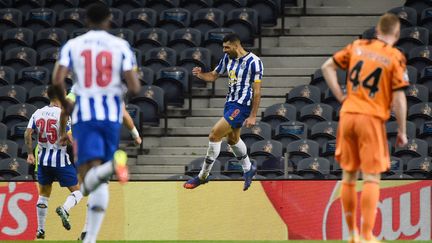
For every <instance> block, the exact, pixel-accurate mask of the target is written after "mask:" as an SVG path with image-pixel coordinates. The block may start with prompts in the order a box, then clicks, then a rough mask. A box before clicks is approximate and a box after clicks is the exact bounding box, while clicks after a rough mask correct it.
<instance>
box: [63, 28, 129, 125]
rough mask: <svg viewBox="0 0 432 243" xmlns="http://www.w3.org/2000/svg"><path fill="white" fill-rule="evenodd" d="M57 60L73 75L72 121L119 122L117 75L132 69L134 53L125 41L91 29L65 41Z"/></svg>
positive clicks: (121, 91)
mask: <svg viewBox="0 0 432 243" xmlns="http://www.w3.org/2000/svg"><path fill="white" fill-rule="evenodd" d="M58 62H59V64H60V65H62V66H64V67H68V68H69V69H71V70H72V71H73V73H74V75H75V77H76V80H75V81H76V82H75V84H74V89H73V92H74V94H75V95H76V97H77V102H76V105H75V109H74V112H73V116H72V118H73V119H72V121H73V123H74V124H75V123H77V122H81V121H96V120H97V121H107V120H109V121H112V122H120V123H121V122H122V121H123V119H122V117H119V116H120V115H121V114H122V113H121V110H119V107H120V104H122V102H123V85H122V82H121V77H122V73H123V72H124V71H130V70H133V69H134V68H136V58H135V54H134V53H133V51H132V49H131V47H130V46H129V43H128V42H127V41H125V40H123V39H121V38H118V37H116V36H114V35H111V34H109V33H108V32H106V31H101V30H98V31H95V30H92V31H89V32H87V33H86V34H83V35H81V36H78V37H76V38H74V39H71V40H69V41H68V42H67V43H66V44H65V45H64V46H63V48H62V49H61V52H60V58H59V61H58ZM78 97H79V99H78ZM104 97H107V98H106V103H105V102H104V99H105V98H104Z"/></svg>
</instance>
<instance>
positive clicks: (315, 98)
mask: <svg viewBox="0 0 432 243" xmlns="http://www.w3.org/2000/svg"><path fill="white" fill-rule="evenodd" d="M320 101H321V91H320V89H319V88H318V87H315V86H311V85H299V86H297V87H295V88H293V89H292V90H291V91H290V92H289V93H288V97H287V99H286V103H289V104H292V105H294V106H295V107H296V109H297V111H300V110H301V109H302V108H303V107H304V106H305V105H308V104H312V103H320Z"/></svg>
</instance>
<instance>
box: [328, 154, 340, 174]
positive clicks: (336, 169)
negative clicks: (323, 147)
mask: <svg viewBox="0 0 432 243" xmlns="http://www.w3.org/2000/svg"><path fill="white" fill-rule="evenodd" d="M328 161H330V165H331V166H330V168H331V170H330V174H332V175H334V176H336V178H337V179H342V168H341V167H340V164H339V163H338V162H337V161H336V160H335V158H334V157H331V158H329V159H328Z"/></svg>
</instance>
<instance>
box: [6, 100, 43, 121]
mask: <svg viewBox="0 0 432 243" xmlns="http://www.w3.org/2000/svg"><path fill="white" fill-rule="evenodd" d="M36 110H37V108H36V107H35V106H34V105H30V104H25V103H24V104H16V105H11V106H9V107H8V108H7V109H6V114H5V117H4V119H3V123H4V124H6V125H7V126H8V127H12V126H13V125H15V124H17V123H19V122H28V121H29V120H30V117H31V116H32V115H33V113H34V112H35V111H36Z"/></svg>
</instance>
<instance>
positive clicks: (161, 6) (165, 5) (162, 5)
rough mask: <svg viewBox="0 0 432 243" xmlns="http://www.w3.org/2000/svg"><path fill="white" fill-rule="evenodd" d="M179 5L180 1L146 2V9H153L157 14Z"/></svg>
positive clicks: (158, 0) (155, 0)
mask: <svg viewBox="0 0 432 243" xmlns="http://www.w3.org/2000/svg"><path fill="white" fill-rule="evenodd" d="M179 5H180V0H148V1H147V4H146V7H147V8H151V9H154V10H155V11H156V12H157V13H158V14H161V13H162V12H163V11H164V10H168V9H172V8H176V7H178V6H179Z"/></svg>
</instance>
